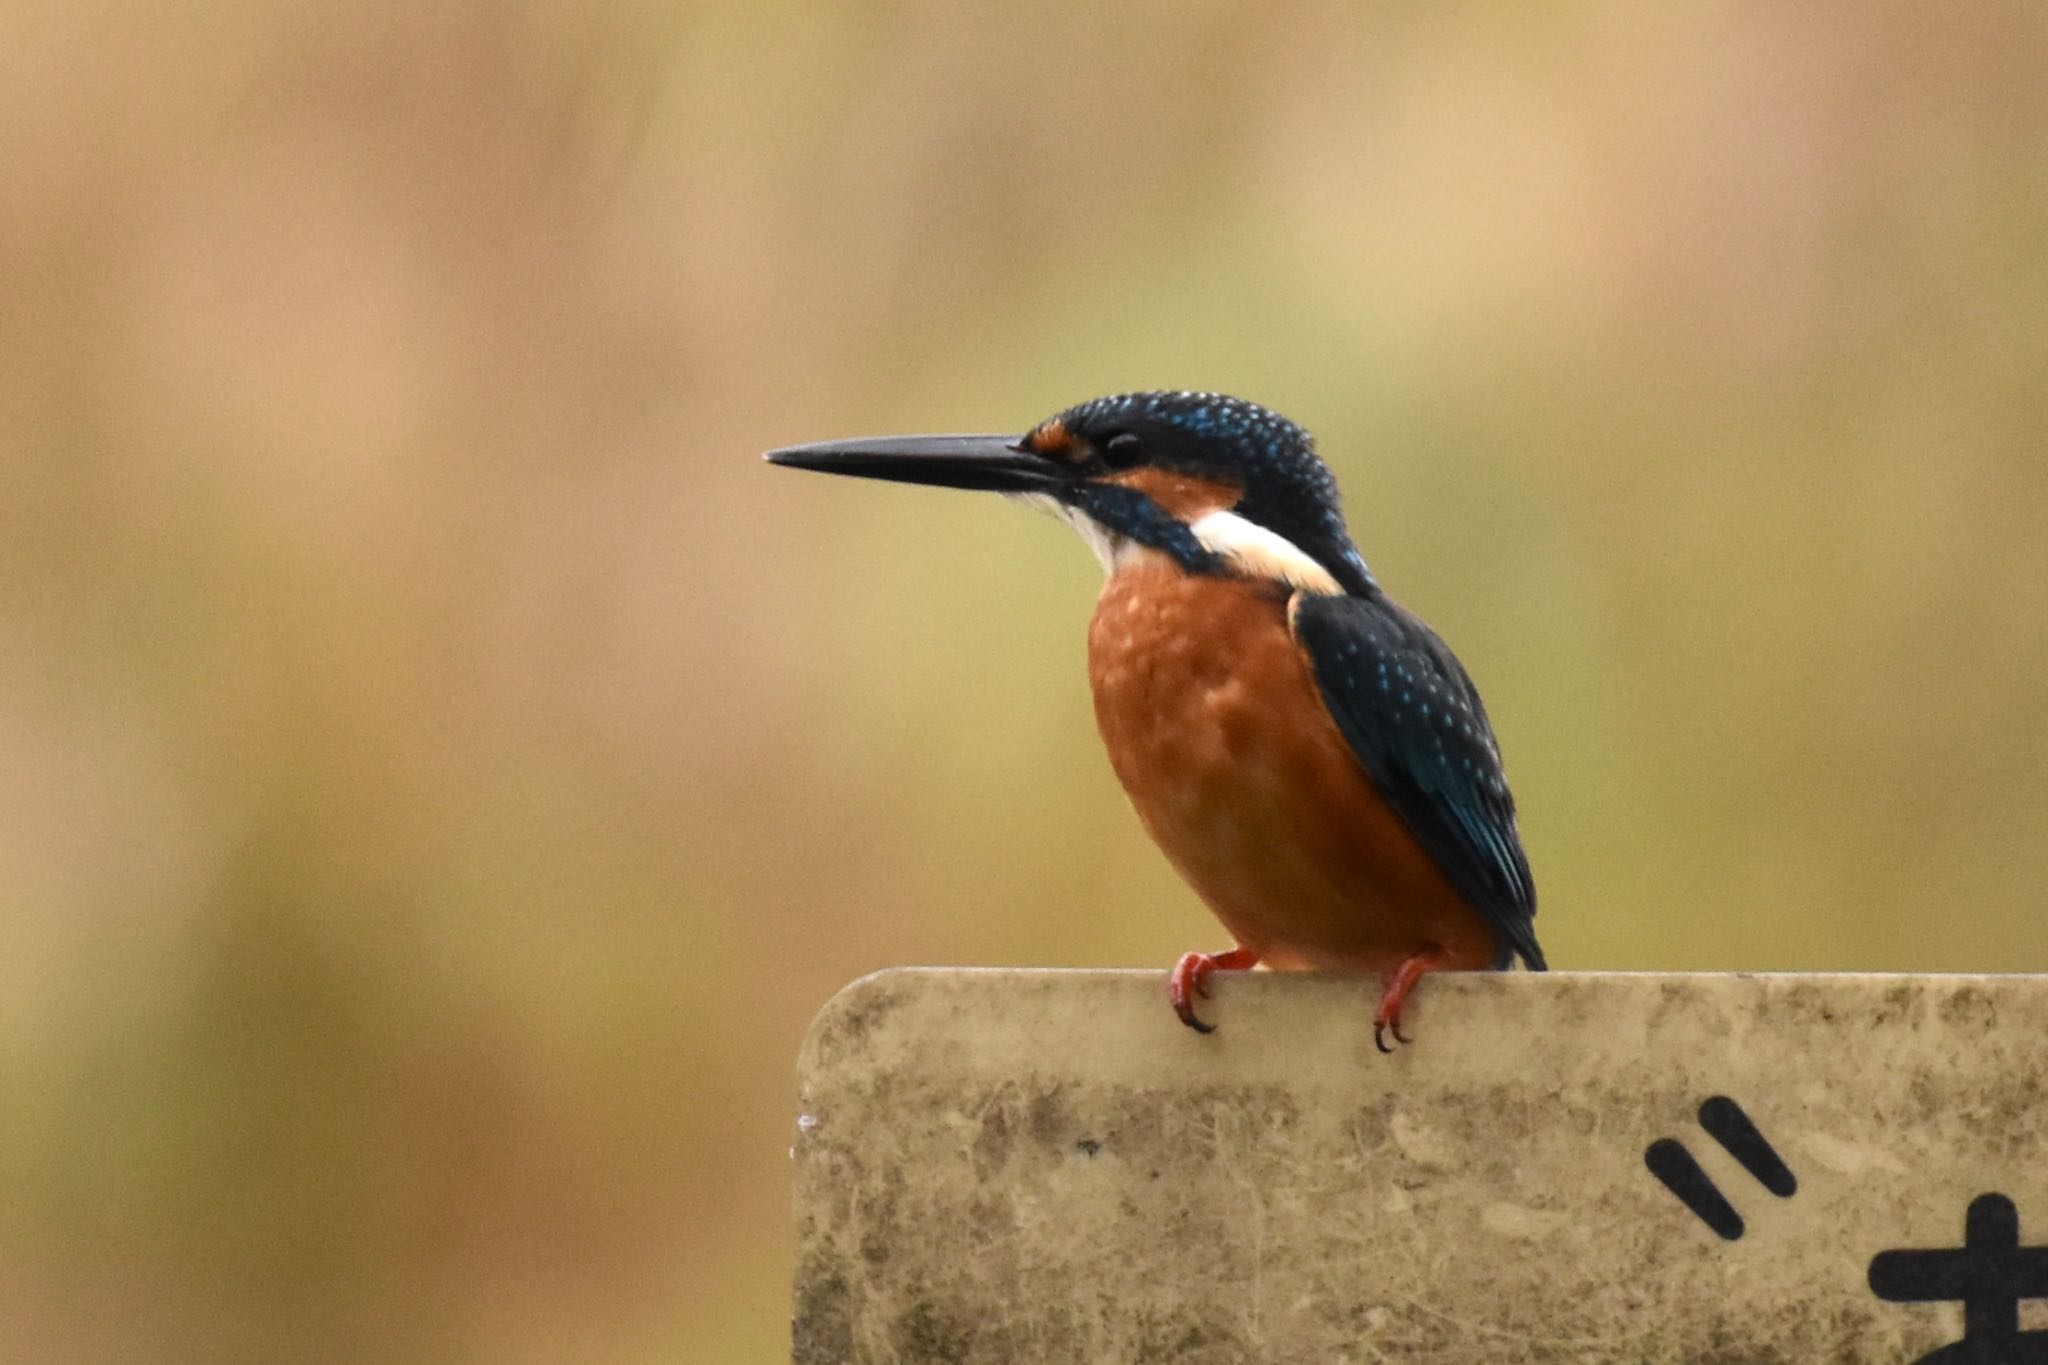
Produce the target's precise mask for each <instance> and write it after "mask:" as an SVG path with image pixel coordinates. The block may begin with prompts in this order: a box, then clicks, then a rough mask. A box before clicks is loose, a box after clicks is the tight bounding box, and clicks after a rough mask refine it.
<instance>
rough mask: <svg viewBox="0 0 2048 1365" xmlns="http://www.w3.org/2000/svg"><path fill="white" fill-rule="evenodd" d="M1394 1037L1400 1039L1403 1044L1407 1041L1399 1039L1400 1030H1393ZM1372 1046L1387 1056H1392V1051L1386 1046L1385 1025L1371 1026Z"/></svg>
mask: <svg viewBox="0 0 2048 1365" xmlns="http://www.w3.org/2000/svg"><path fill="white" fill-rule="evenodd" d="M1394 1036H1395V1037H1396V1038H1400V1039H1401V1041H1402V1042H1404V1043H1405V1042H1407V1041H1408V1040H1407V1039H1406V1038H1401V1030H1399V1029H1395V1030H1394ZM1372 1045H1373V1046H1374V1047H1376V1048H1378V1049H1379V1050H1380V1051H1381V1052H1383V1053H1386V1054H1388V1055H1389V1056H1391V1055H1392V1054H1393V1051H1394V1049H1392V1048H1390V1047H1388V1046H1387V1026H1386V1025H1385V1024H1374V1025H1373V1026H1372Z"/></svg>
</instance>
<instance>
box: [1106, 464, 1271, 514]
mask: <svg viewBox="0 0 2048 1365" xmlns="http://www.w3.org/2000/svg"><path fill="white" fill-rule="evenodd" d="M1104 482H1106V483H1113V484H1117V485H1119V486H1120V487H1123V488H1129V489H1133V490H1135V491H1137V492H1139V493H1143V494H1144V495H1145V496H1146V497H1148V498H1150V499H1151V500H1152V501H1153V502H1156V503H1158V504H1159V506H1160V507H1162V508H1164V509H1165V510H1166V512H1167V514H1168V515H1169V516H1171V517H1173V518H1174V519H1175V520H1176V521H1194V520H1195V519H1196V518H1198V517H1201V516H1204V515H1206V514H1207V513H1210V512H1216V511H1221V510H1223V509H1224V508H1228V507H1233V506H1235V505H1236V503H1237V500H1238V498H1239V496H1240V495H1241V494H1242V493H1243V491H1244V490H1243V489H1241V488H1237V487H1234V486H1233V485H1231V484H1227V483H1223V482H1221V481H1219V480H1216V479H1198V478H1195V477H1194V476H1192V475H1189V474H1170V473H1168V472H1166V471H1165V470H1163V469H1131V470H1126V471H1125V472H1123V473H1121V474H1112V475H1110V477H1109V478H1108V479H1106V480H1104Z"/></svg>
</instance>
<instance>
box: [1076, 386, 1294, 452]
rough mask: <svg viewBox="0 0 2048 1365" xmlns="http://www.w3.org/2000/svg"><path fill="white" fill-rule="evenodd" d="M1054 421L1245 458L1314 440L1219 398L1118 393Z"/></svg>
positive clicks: (1264, 413) (1275, 416)
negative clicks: (1202, 441)
mask: <svg viewBox="0 0 2048 1365" xmlns="http://www.w3.org/2000/svg"><path fill="white" fill-rule="evenodd" d="M1059 420H1060V421H1062V422H1064V423H1065V424H1066V425H1067V427H1068V429H1069V430H1072V431H1101V430H1103V429H1105V428H1109V427H1114V426H1118V425H1124V424H1134V425H1141V426H1148V427H1165V428H1167V429H1169V430H1172V431H1179V432H1183V433H1185V434H1187V435H1189V436H1193V437H1197V438H1205V437H1206V438H1209V439H1212V440H1220V441H1228V442H1230V443H1231V444H1233V445H1235V446H1237V447H1238V448H1239V449H1241V450H1243V451H1244V452H1246V453H1251V452H1254V451H1256V452H1258V453H1260V454H1263V455H1265V456H1266V457H1267V458H1269V459H1276V460H1277V459H1283V458H1285V457H1286V455H1287V454H1288V453H1290V452H1293V451H1298V450H1314V449H1315V439H1314V438H1313V437H1311V436H1310V435H1309V434H1308V432H1307V431H1305V430H1304V429H1303V428H1302V427H1300V426H1299V425H1297V424H1296V423H1293V422H1290V421H1288V420H1287V419H1286V418H1285V417H1282V416H1281V415H1280V414H1279V413H1277V412H1274V411H1273V410H1272V409H1270V408H1262V407H1260V406H1259V405H1258V404H1257V403H1252V402H1247V401H1246V400H1244V399H1242V398H1232V397H1230V396H1229V395H1228V394H1222V393H1194V392H1189V391H1187V390H1162V391H1156V392H1151V393H1118V394H1111V395H1110V396H1109V397H1107V398H1091V399H1089V400H1088V401H1087V402H1085V403H1076V404H1075V405H1074V406H1073V407H1071V408H1068V409H1067V410H1066V411H1065V412H1063V413H1061V414H1060V417H1059Z"/></svg>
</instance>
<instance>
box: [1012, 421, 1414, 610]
mask: <svg viewBox="0 0 2048 1365" xmlns="http://www.w3.org/2000/svg"><path fill="white" fill-rule="evenodd" d="M1053 423H1057V424H1059V425H1060V426H1061V427H1064V428H1065V430H1066V431H1067V432H1070V433H1072V434H1073V435H1076V436H1080V437H1083V438H1086V439H1089V440H1091V441H1097V442H1099V441H1100V440H1101V439H1102V438H1104V437H1107V436H1109V435H1112V434H1114V433H1116V432H1119V431H1130V432H1133V433H1135V434H1137V435H1138V436H1140V437H1141V438H1144V439H1145V440H1146V441H1147V444H1148V445H1150V446H1152V447H1153V450H1152V452H1151V459H1152V460H1153V461H1154V462H1155V463H1158V464H1160V465H1162V466H1166V467H1169V468H1180V469H1185V470H1188V471H1189V472H1192V473H1199V474H1204V475H1209V476H1213V477H1217V478H1220V479H1222V480H1224V481H1226V482H1228V483H1231V484H1234V485H1236V486H1238V487H1241V488H1242V489H1243V490H1244V491H1243V496H1242V498H1241V499H1240V501H1239V502H1238V504H1237V506H1236V508H1235V509H1234V510H1235V511H1236V512H1237V513H1238V515H1240V516H1242V517H1245V518H1247V519H1248V520H1251V521H1254V522H1257V523H1258V524H1259V525H1261V526H1264V527H1266V528H1267V529H1268V530H1271V531H1274V532H1276V533H1277V534H1279V535H1282V536H1285V537H1286V538H1287V539H1288V540H1290V541H1292V542H1293V543H1294V544H1296V545H1297V546H1299V547H1300V548H1301V549H1302V550H1304V551H1306V552H1307V553H1308V554H1309V555H1311V556H1313V557H1314V558H1315V559H1316V560H1317V561H1318V562H1320V563H1322V564H1323V565H1324V567H1326V568H1328V569H1329V570H1330V571H1331V573H1333V574H1334V575H1335V576H1336V578H1337V579H1338V581H1339V582H1341V583H1343V584H1344V585H1345V587H1346V588H1347V589H1348V590H1350V591H1352V592H1371V591H1374V590H1375V585H1374V584H1373V581H1372V575H1371V573H1370V572H1369V571H1368V570H1367V569H1366V567H1365V560H1364V559H1363V558H1362V557H1360V555H1359V553H1358V550H1357V548H1356V547H1355V546H1354V545H1353V544H1352V543H1351V535H1350V533H1349V532H1348V531H1347V530H1346V529H1345V526H1344V512H1343V508H1342V505H1341V503H1340V501H1339V499H1338V494H1337V480H1336V479H1335V478H1334V477H1333V476H1332V475H1331V473H1330V470H1329V467H1328V466H1326V465H1325V464H1324V463H1323V461H1322V459H1321V457H1320V456H1318V455H1317V454H1316V447H1315V438H1314V437H1312V436H1311V435H1309V433H1308V431H1307V430H1306V429H1305V428H1303V427H1302V426H1300V425H1299V424H1297V423H1295V422H1291V421H1289V420H1288V419H1287V418H1285V417H1282V416H1281V415H1280V414H1279V413H1277V412H1274V411H1273V410H1272V409H1270V408H1263V407H1260V406H1259V405H1258V404H1257V403H1252V402H1248V401H1246V400H1245V399H1242V398H1232V397H1230V396H1229V395H1227V394H1221V393H1200V392H1190V391H1186V390H1164V391H1156V392H1147V393H1120V394H1113V395H1111V396H1109V397H1107V398H1091V399H1090V400H1088V401H1087V402H1085V403H1077V404H1075V405H1074V406H1073V407H1071V408H1068V409H1067V410H1066V411H1064V412H1062V413H1060V414H1059V415H1058V416H1057V417H1055V418H1053V419H1052V421H1051V422H1048V423H1047V424H1046V425H1047V426H1051V425H1053Z"/></svg>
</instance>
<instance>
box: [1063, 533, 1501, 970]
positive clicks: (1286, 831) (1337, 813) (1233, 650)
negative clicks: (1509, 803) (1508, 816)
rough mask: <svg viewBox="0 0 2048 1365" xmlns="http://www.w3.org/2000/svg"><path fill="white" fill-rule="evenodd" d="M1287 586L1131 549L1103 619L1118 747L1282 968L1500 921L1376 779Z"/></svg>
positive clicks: (1220, 910)
mask: <svg viewBox="0 0 2048 1365" xmlns="http://www.w3.org/2000/svg"><path fill="white" fill-rule="evenodd" d="M1287 598H1288V591H1287V590H1286V589H1284V588H1280V587H1277V586H1274V585H1267V584H1261V583H1254V582H1250V581H1247V580H1242V579H1231V578H1218V577H1210V576H1206V575H1190V574H1184V573H1182V572H1181V571H1180V570H1179V569H1178V567H1177V566H1175V565H1174V564H1173V563H1172V562H1171V561H1170V560H1167V559H1166V558H1164V557H1163V556H1156V555H1140V556H1138V557H1136V558H1135V559H1133V560H1130V561H1127V562H1126V564H1125V565H1124V566H1123V567H1121V568H1120V569H1119V570H1118V571H1117V573H1116V574H1115V575H1114V576H1113V577H1112V578H1111V579H1110V581H1109V583H1108V584H1107V586H1105V587H1104V589H1103V593H1102V599H1101V601H1100V602H1099V603H1097V605H1096V609H1095V618H1094V620H1093V621H1092V622H1091V623H1090V625H1089V630H1088V672H1089V681H1090V683H1091V685H1092V686H1093V688H1094V693H1095V718H1096V723H1097V724H1098V725H1099V726H1100V728H1101V730H1102V739H1103V742H1104V744H1105V745H1107V746H1108V749H1109V761H1110V763H1111V765H1112V766H1113V767H1114V768H1115V769H1116V775H1117V777H1118V779H1119V780H1121V781H1122V783H1123V785H1124V790H1125V791H1127V792H1128V793H1130V798H1131V804H1132V805H1133V806H1135V807H1136V808H1137V812H1138V818H1139V819H1140V820H1141V821H1143V822H1144V825H1145V829H1146V831H1147V832H1148V833H1150V834H1151V836H1152V838H1153V839H1154V840H1155V841H1157V843H1158V844H1159V847H1160V848H1161V849H1162V850H1163V851H1164V852H1165V854H1166V856H1167V858H1168V859H1169V860H1170V861H1171V862H1172V863H1173V865H1174V867H1175V868H1176V869H1178V870H1179V872H1180V874H1181V875H1182V876H1183V877H1185V878H1186V879H1187V880H1188V883H1189V884H1190V885H1191V886H1193V887H1194V888H1195V891H1196V893H1197V894H1199V895H1200V896H1201V897H1202V899H1203V900H1204V901H1206V902H1207V903H1208V905H1209V908H1210V909H1211V910H1212V911H1214V912H1215V914H1216V917H1217V918H1218V919H1220V920H1222V921H1223V924H1224V927H1226V928H1227V929H1229V930H1230V932H1231V933H1232V934H1233V935H1234V936H1235V937H1236V939H1237V941H1238V942H1239V943H1241V944H1243V945H1244V946H1245V947H1247V948H1250V949H1252V950H1254V951H1255V952H1257V953H1258V954H1259V955H1260V957H1261V958H1262V959H1264V960H1265V961H1266V962H1268V963H1269V964H1270V965H1272V966H1275V967H1282V968H1289V967H1292V968H1301V967H1331V968H1349V969H1364V970H1371V971H1381V972H1384V971H1390V970H1392V969H1393V968H1394V967H1395V966H1396V965H1398V964H1399V963H1400V961H1401V960H1402V959H1403V958H1405V957H1407V956H1408V955H1409V954H1411V953H1414V952H1417V951H1419V950H1421V949H1423V948H1424V947H1426V946H1430V945H1434V946H1436V947H1438V948H1441V949H1442V950H1443V951H1444V953H1445V954H1446V961H1445V962H1444V964H1443V965H1445V966H1447V967H1464V968H1475V969H1476V968H1484V967H1488V966H1491V965H1492V963H1493V959H1494V948H1495V936H1494V934H1493V931H1492V929H1491V928H1490V927H1489V926H1488V924H1487V922H1486V920H1485V919H1484V918H1483V917H1482V916H1480V915H1479V914H1478V913H1477V912H1476V911H1475V910H1473V909H1472V908H1471V907H1470V906H1469V905H1468V904H1466V902H1465V900H1464V898H1463V897H1462V896H1460V895H1459V894H1458V892H1457V890H1456V889H1455V888H1454V887H1453V886H1452V885H1451V883H1450V881H1449V880H1448V879H1447V878H1446V877H1445V876H1444V875H1443V873H1442V872H1441V871H1439V870H1438V868H1437V866H1436V863H1435V861H1434V860H1433V859H1432V858H1431V857H1430V856H1429V855H1428V853H1426V852H1425V851H1424V850H1423V848H1422V846H1421V845H1420V844H1419V843H1417V842H1416V840H1415V836H1414V835H1413V834H1411V833H1410V832H1409V830H1408V827H1407V825H1406V824H1404V823H1403V822H1402V820H1401V818H1400V817H1399V816H1398V815H1397V814H1395V813H1394V811H1393V809H1392V808H1391V807H1389V806H1388V805H1387V803H1386V801H1385V800H1384V799H1383V798H1382V797H1381V796H1380V795H1379V792H1378V791H1377V789H1375V788H1374V787H1373V785H1372V783H1371V782H1370V780H1369V779H1367V777H1366V775H1365V771H1364V769H1363V768H1362V767H1360V766H1359V763H1358V759H1357V758H1356V757H1355V756H1354V755H1353V754H1352V752H1351V749H1350V747H1349V745H1347V744H1346V743H1345V741H1344V737H1343V735H1341V734H1340V733H1339V732H1338V730H1337V727H1336V724H1335V722H1333V721H1332V720H1331V719H1330V716H1329V713H1328V711H1327V710H1326V709H1325V708H1324V706H1323V701H1322V696H1321V694H1320V692H1319V691H1318V690H1317V688H1316V682H1315V678H1314V676H1313V674H1312V673H1311V672H1310V669H1309V664H1308V660H1307V658H1306V657H1305V656H1304V655H1303V654H1302V651H1301V649H1300V647H1299V646H1298V645H1296V644H1295V642H1294V638H1293V636H1292V634H1291V633H1290V632H1289V631H1288V628H1287Z"/></svg>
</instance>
